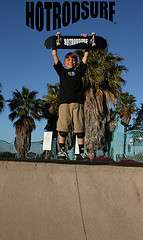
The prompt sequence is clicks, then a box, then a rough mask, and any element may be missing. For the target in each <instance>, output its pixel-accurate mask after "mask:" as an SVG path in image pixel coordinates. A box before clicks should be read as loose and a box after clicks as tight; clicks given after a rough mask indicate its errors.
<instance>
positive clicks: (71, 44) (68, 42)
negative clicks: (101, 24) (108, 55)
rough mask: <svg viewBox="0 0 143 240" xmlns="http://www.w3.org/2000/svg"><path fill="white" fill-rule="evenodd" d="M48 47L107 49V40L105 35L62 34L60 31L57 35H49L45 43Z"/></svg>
mask: <svg viewBox="0 0 143 240" xmlns="http://www.w3.org/2000/svg"><path fill="white" fill-rule="evenodd" d="M44 45H45V47H46V48H48V49H49V48H53V49H54V48H58V49H86V48H88V49H91V48H95V49H106V48H107V41H106V39H104V38H103V37H100V36H96V34H95V33H92V34H91V35H75V36H73V35H68V36H66V35H63V36H62V35H61V34H60V33H59V32H58V33H57V34H56V35H55V36H51V37H48V38H47V39H46V40H45V43H44Z"/></svg>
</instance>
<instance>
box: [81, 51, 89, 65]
mask: <svg viewBox="0 0 143 240" xmlns="http://www.w3.org/2000/svg"><path fill="white" fill-rule="evenodd" d="M88 55H89V51H88V50H85V52H84V56H83V58H82V62H83V63H84V64H87V60H88Z"/></svg>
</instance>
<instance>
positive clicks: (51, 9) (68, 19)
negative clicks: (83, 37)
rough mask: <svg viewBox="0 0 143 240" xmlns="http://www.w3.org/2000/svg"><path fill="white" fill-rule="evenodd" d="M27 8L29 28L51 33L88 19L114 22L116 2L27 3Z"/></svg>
mask: <svg viewBox="0 0 143 240" xmlns="http://www.w3.org/2000/svg"><path fill="white" fill-rule="evenodd" d="M25 8H26V9H25V12H26V25H27V26H28V27H30V28H31V29H36V30H37V31H43V30H46V31H51V30H56V29H60V28H61V27H67V26H69V25H70V24H73V23H76V22H78V21H79V20H86V19H88V18H93V19H96V18H101V19H106V20H108V21H111V22H114V15H115V0H114V1H113V0H112V1H110V0H108V1H107V0H106V1H103V0H98V1H81V2H80V1H64V2H63V3H61V2H59V1H38V2H35V1H26V6H25ZM68 41H69V40H68ZM76 41H77V40H76Z"/></svg>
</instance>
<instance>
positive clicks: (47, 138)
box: [43, 132, 53, 151]
mask: <svg viewBox="0 0 143 240" xmlns="http://www.w3.org/2000/svg"><path fill="white" fill-rule="evenodd" d="M52 136H53V132H44V139H43V150H47V151H50V150H51V147H52Z"/></svg>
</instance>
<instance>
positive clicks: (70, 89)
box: [54, 61, 87, 103]
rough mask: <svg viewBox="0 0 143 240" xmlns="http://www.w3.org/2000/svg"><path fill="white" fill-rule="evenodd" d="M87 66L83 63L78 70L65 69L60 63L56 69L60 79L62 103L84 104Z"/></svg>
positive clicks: (56, 65)
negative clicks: (83, 78)
mask: <svg viewBox="0 0 143 240" xmlns="http://www.w3.org/2000/svg"><path fill="white" fill-rule="evenodd" d="M86 67H87V65H86V64H84V63H83V62H82V61H81V62H80V64H79V65H78V66H77V67H76V68H70V69H67V68H64V67H63V65H62V63H61V62H60V61H58V63H57V64H54V69H55V70H56V72H57V74H58V75H59V78H60V101H61V103H71V102H78V103H83V93H84V86H83V82H82V76H83V75H84V74H85V71H86Z"/></svg>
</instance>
